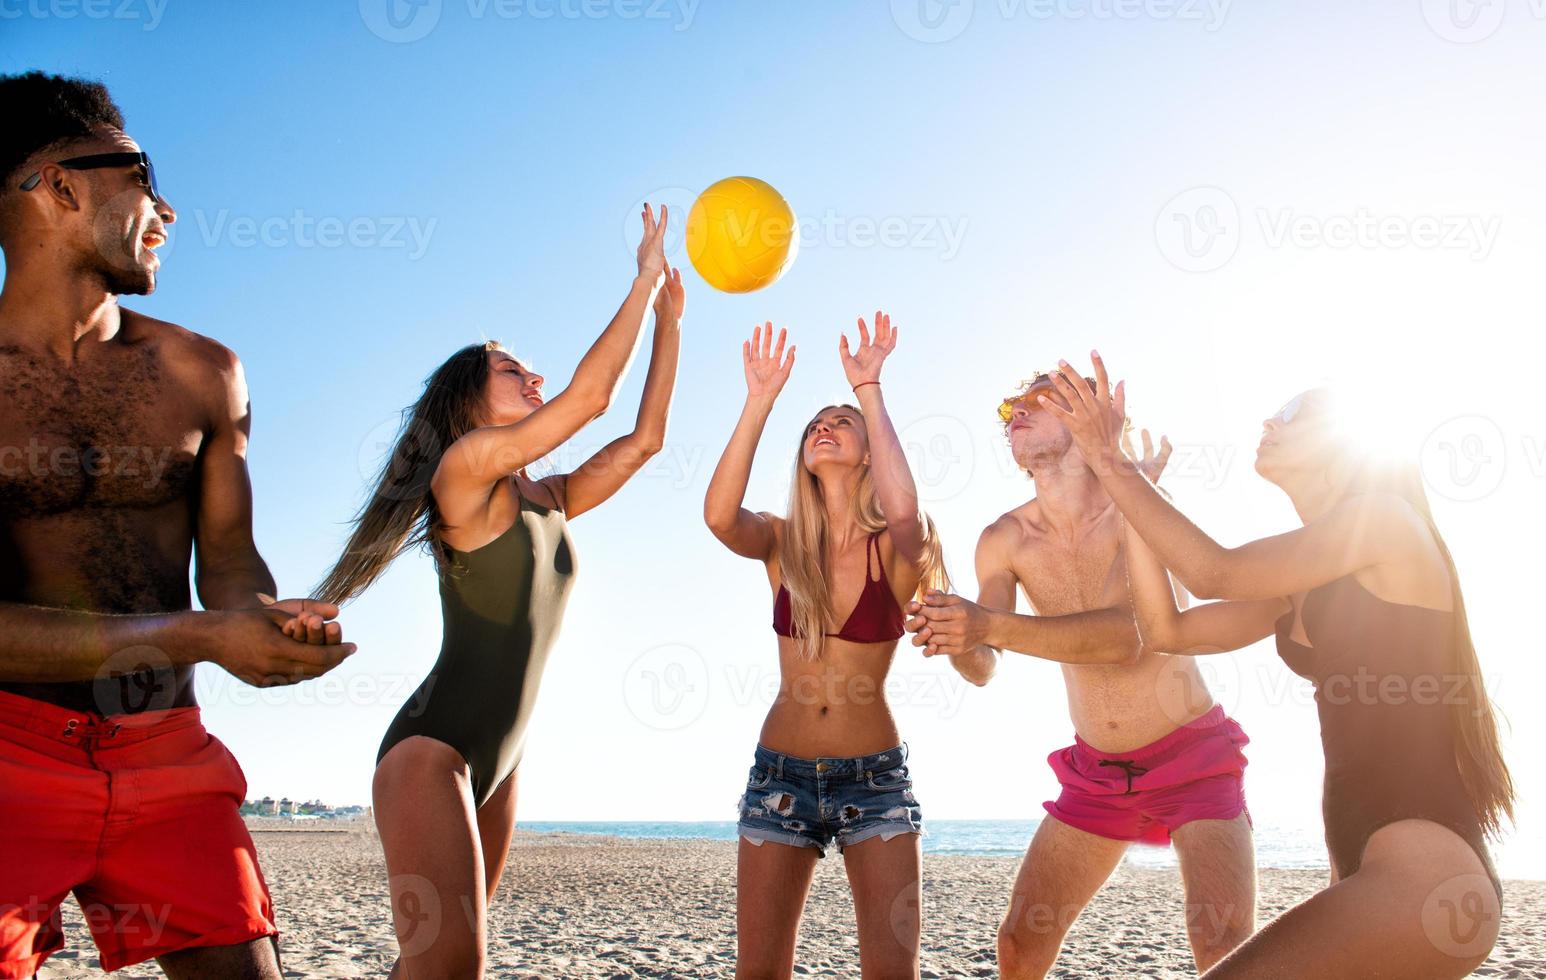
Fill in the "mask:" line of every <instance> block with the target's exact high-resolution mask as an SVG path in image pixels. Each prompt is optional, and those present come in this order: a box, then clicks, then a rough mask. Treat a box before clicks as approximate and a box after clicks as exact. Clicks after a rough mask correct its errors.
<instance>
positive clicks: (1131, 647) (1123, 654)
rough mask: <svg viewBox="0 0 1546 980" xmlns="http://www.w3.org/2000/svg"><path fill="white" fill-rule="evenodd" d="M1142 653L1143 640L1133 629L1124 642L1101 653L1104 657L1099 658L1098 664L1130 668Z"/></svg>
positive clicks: (1115, 644) (1114, 644) (1112, 645)
mask: <svg viewBox="0 0 1546 980" xmlns="http://www.w3.org/2000/svg"><path fill="white" fill-rule="evenodd" d="M1143 651H1144V642H1143V639H1142V637H1140V636H1139V633H1138V630H1137V629H1136V628H1135V629H1134V630H1133V631H1132V633H1131V634H1129V635H1128V636H1127V637H1126V638H1125V639H1124V640H1122V641H1121V642H1119V643H1113V644H1111V645H1110V646H1109V647H1107V648H1106V649H1105V650H1104V651H1102V652H1103V654H1104V655H1103V656H1101V657H1100V658H1099V662H1100V663H1104V664H1108V665H1111V666H1114V667H1130V666H1132V665H1133V664H1135V663H1137V662H1138V660H1139V658H1140V657H1142V656H1143Z"/></svg>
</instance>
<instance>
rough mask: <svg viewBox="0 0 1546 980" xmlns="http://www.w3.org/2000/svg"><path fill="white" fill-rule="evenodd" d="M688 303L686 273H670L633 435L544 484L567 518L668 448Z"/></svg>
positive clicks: (658, 299)
mask: <svg viewBox="0 0 1546 980" xmlns="http://www.w3.org/2000/svg"><path fill="white" fill-rule="evenodd" d="M684 300H685V295H684V293H683V291H682V270H680V269H667V271H666V276H665V284H664V285H663V286H662V287H661V289H660V291H659V292H658V293H656V294H655V340H654V346H653V347H652V348H651V349H650V366H649V373H648V374H647V375H645V378H644V393H643V394H642V395H641V396H640V397H639V414H638V417H637V418H636V419H635V420H634V426H633V431H632V432H630V433H628V434H627V435H625V436H619V437H618V438H616V439H613V440H612V441H611V442H609V443H607V445H606V446H604V447H603V448H602V449H601V450H600V451H598V452H597V453H596V454H595V455H593V456H592V457H591V458H590V459H588V460H586V461H585V462H584V463H583V464H581V466H580V467H579V468H578V469H576V470H575V471H574V472H572V473H566V474H560V475H558V476H552V477H548V478H547V479H545V480H543V481H542V482H544V483H547V484H549V485H551V486H552V488H553V491H554V494H555V496H557V498H558V499H559V500H561V501H563V505H564V513H565V515H566V516H567V517H569V518H574V517H576V516H578V515H580V514H583V513H585V512H586V511H588V510H590V509H592V508H594V507H596V506H598V505H600V504H601V503H603V502H604V501H606V500H607V498H609V497H611V496H612V495H613V494H614V493H617V491H618V490H620V489H622V486H623V484H625V483H627V482H628V481H629V480H630V479H632V477H633V475H634V474H635V473H637V472H639V469H640V468H641V467H642V466H643V465H644V464H645V463H646V462H648V461H649V459H650V458H651V457H653V456H654V455H655V454H656V453H658V452H660V450H661V447H662V446H664V445H665V441H666V419H667V417H668V416H669V415H670V413H671V396H672V394H673V393H674V391H675V389H676V366H677V356H678V354H679V353H680V351H681V346H682V331H681V323H682V308H683V303H684Z"/></svg>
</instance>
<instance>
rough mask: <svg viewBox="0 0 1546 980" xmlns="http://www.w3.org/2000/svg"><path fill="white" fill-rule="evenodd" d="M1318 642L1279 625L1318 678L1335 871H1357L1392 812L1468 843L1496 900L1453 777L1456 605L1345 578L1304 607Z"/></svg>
mask: <svg viewBox="0 0 1546 980" xmlns="http://www.w3.org/2000/svg"><path fill="white" fill-rule="evenodd" d="M1300 615H1301V617H1302V618H1303V622H1304V634H1305V636H1306V637H1307V638H1308V639H1309V640H1310V642H1311V643H1312V644H1313V646H1304V645H1302V644H1299V643H1296V642H1295V641H1294V640H1293V639H1292V633H1291V630H1292V628H1293V622H1294V614H1293V612H1289V613H1286V614H1285V615H1284V616H1283V617H1282V618H1281V619H1279V620H1278V623H1277V643H1278V655H1279V656H1281V657H1282V658H1283V662H1284V663H1286V664H1287V665H1288V666H1289V668H1290V669H1291V670H1293V671H1294V673H1296V674H1299V675H1300V676H1301V677H1305V678H1308V679H1309V680H1311V681H1313V682H1314V683H1315V705H1316V709H1317V711H1318V713H1319V714H1320V722H1321V744H1322V746H1323V748H1324V750H1325V754H1326V783H1325V790H1324V795H1323V797H1322V799H1321V809H1322V812H1323V815H1324V817H1325V821H1326V848H1327V850H1328V851H1329V852H1330V854H1331V861H1332V864H1333V865H1334V866H1335V867H1336V869H1337V874H1338V876H1339V877H1342V878H1346V877H1347V876H1348V875H1351V874H1352V873H1353V872H1355V871H1357V870H1358V866H1359V864H1361V863H1362V861H1363V851H1364V845H1366V844H1367V843H1368V842H1369V838H1370V837H1371V836H1373V834H1374V832H1375V831H1377V830H1379V829H1380V828H1381V827H1383V826H1385V825H1386V824H1389V823H1394V822H1395V821H1397V820H1409V819H1421V820H1431V821H1433V822H1434V823H1437V824H1440V825H1442V826H1445V827H1448V828H1449V829H1450V830H1452V831H1454V832H1455V833H1456V834H1459V835H1460V837H1461V838H1462V839H1463V840H1464V841H1465V842H1466V843H1467V844H1470V845H1471V848H1472V850H1474V851H1475V852H1476V855H1477V856H1478V857H1479V858H1481V859H1482V864H1484V865H1486V867H1487V874H1488V876H1489V877H1491V878H1492V881H1493V885H1494V886H1495V887H1497V888H1498V894H1499V897H1500V898H1501V897H1502V886H1501V884H1499V881H1498V875H1497V871H1496V870H1495V869H1494V868H1493V866H1492V861H1491V859H1490V858H1489V857H1488V855H1487V848H1486V845H1485V843H1484V840H1483V836H1484V835H1483V833H1482V826H1481V822H1480V821H1479V820H1478V819H1477V815H1476V811H1475V809H1474V808H1473V807H1472V805H1471V801H1470V797H1469V796H1467V795H1466V791H1465V786H1464V785H1463V784H1462V783H1461V781H1460V769H1459V766H1458V765H1457V763H1456V762H1455V741H1454V736H1453V734H1452V729H1451V727H1450V719H1449V712H1450V701H1451V700H1452V698H1453V697H1454V695H1453V694H1452V691H1451V689H1452V688H1453V686H1454V683H1453V682H1454V680H1455V679H1456V678H1457V677H1458V676H1459V675H1458V671H1457V668H1456V666H1455V646H1456V633H1455V629H1456V624H1455V619H1454V614H1452V613H1449V612H1444V611H1441V610H1435V609H1425V608H1423V607H1420V606H1410V605H1402V604H1399V603H1392V602H1386V601H1385V600H1383V599H1380V598H1379V597H1378V596H1376V595H1374V594H1373V593H1371V592H1369V591H1368V590H1367V589H1365V588H1364V587H1363V586H1362V585H1360V584H1359V582H1358V580H1357V579H1355V578H1354V577H1353V576H1351V575H1348V576H1345V577H1343V578H1340V579H1338V580H1337V581H1335V582H1332V583H1331V584H1329V585H1323V586H1321V587H1319V588H1317V589H1314V590H1312V591H1311V592H1310V593H1309V594H1308V595H1306V596H1305V600H1304V605H1303V607H1302V608H1301V610H1300Z"/></svg>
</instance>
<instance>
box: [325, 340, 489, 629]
mask: <svg viewBox="0 0 1546 980" xmlns="http://www.w3.org/2000/svg"><path fill="white" fill-rule="evenodd" d="M503 349H504V348H503V347H501V346H500V345H499V343H498V342H496V341H492V340H489V341H485V342H484V343H481V344H469V345H467V346H466V347H463V348H462V349H461V350H459V351H457V352H456V353H455V354H452V355H451V356H450V357H449V358H447V359H446V362H445V363H444V364H442V365H440V367H438V368H436V369H435V370H434V371H433V372H432V373H431V374H430V376H429V377H428V378H426V379H425V380H424V394H422V395H420V396H419V400H418V401H417V402H415V403H414V404H413V405H412V406H410V407H409V408H407V409H404V411H403V423H402V426H401V428H399V429H398V433H397V440H396V442H395V443H394V445H393V446H392V452H391V453H390V454H388V455H387V458H386V461H385V462H384V463H383V464H382V466H381V474H380V475H379V476H378V477H377V478H376V489H375V491H374V492H373V493H372V494H371V496H370V499H369V500H367V501H366V502H365V504H364V506H362V507H361V508H360V512H359V513H358V514H356V515H355V517H354V521H353V524H354V532H353V533H352V534H350V535H349V543H348V544H347V545H345V546H344V553H343V554H342V555H341V556H339V559H338V563H337V564H335V565H334V566H333V570H332V571H330V572H328V574H327V577H326V578H324V579H323V580H322V583H321V584H320V585H318V586H317V588H316V591H315V593H314V594H315V595H316V597H317V598H318V599H321V600H323V601H325V602H332V603H343V602H347V601H348V600H350V599H353V598H354V597H355V596H357V595H359V594H360V593H361V592H364V591H365V590H366V589H367V588H369V587H370V584H371V583H372V582H374V581H375V580H376V579H378V578H380V577H381V574H382V573H383V572H385V571H386V570H387V566H389V565H391V564H392V562H393V561H394V560H396V558H397V556H398V555H401V554H402V553H403V552H405V551H407V550H408V549H410V548H414V547H420V546H422V547H425V548H427V549H428V550H429V551H430V552H431V553H432V554H433V555H434V556H435V560H436V561H437V562H444V561H446V560H447V559H448V555H447V553H446V551H445V545H444V544H442V543H441V541H440V538H439V535H438V533H437V532H438V531H439V529H440V510H439V508H438V507H437V506H436V505H435V498H434V495H433V494H431V493H430V479H431V478H432V477H433V476H434V475H435V470H436V468H437V467H439V465H440V458H441V457H442V456H444V455H445V451H446V449H447V448H448V447H449V446H450V445H451V444H452V443H454V442H456V440H458V439H460V438H461V437H462V436H464V435H466V434H467V433H468V432H471V431H472V430H473V429H475V428H477V427H478V412H479V409H480V407H481V406H482V403H483V395H484V391H485V390H486V389H487V388H488V375H489V367H488V355H489V352H490V351H496V350H503Z"/></svg>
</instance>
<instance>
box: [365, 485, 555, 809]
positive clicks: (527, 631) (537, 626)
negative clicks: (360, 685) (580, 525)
mask: <svg viewBox="0 0 1546 980" xmlns="http://www.w3.org/2000/svg"><path fill="white" fill-rule="evenodd" d="M516 499H517V500H518V501H519V507H520V509H519V511H518V512H517V514H516V518H515V523H514V524H512V525H510V529H509V530H508V531H506V532H504V533H503V534H501V535H500V536H499V537H497V538H495V539H494V540H493V541H490V542H489V543H488V544H486V545H483V546H482V547H481V548H477V549H474V550H472V551H457V550H456V549H454V548H450V549H448V551H449V553H450V561H449V562H447V563H445V565H444V566H443V567H441V569H440V608H441V615H442V617H443V618H444V621H445V626H444V633H443V638H442V640H441V646H440V657H439V659H438V660H436V661H435V667H434V669H433V670H431V671H430V672H429V676H428V677H426V678H424V681H423V683H421V684H420V685H419V687H418V689H417V690H415V691H414V693H413V696H412V697H411V698H409V700H408V702H407V703H406V704H404V705H403V707H402V710H400V711H398V713H397V717H396V718H394V719H392V724H391V726H390V727H388V728H387V733H386V737H385V738H384V739H382V741H381V749H380V751H379V752H377V753H376V761H377V762H378V763H379V762H380V761H381V759H382V757H383V756H385V755H386V754H387V750H389V749H391V748H392V746H394V745H396V744H397V743H398V742H401V741H402V740H403V739H405V738H409V737H412V736H414V735H425V736H428V737H429V738H433V739H437V740H438V741H441V742H444V743H445V744H447V745H449V746H451V747H452V748H454V749H456V750H457V751H458V752H460V753H461V754H462V757H463V758H464V759H466V760H467V765H468V768H469V769H470V770H471V772H472V793H473V798H474V799H475V800H476V801H477V805H478V806H482V805H483V804H484V803H486V802H488V799H489V797H490V796H492V795H494V791H495V790H497V789H498V788H499V786H500V784H501V783H503V782H504V781H505V779H506V777H508V776H509V775H510V774H511V773H512V772H514V771H515V767H516V766H517V765H519V764H520V761H521V750H522V748H523V747H524V746H525V742H526V724H527V722H528V721H529V720H530V719H531V712H532V708H533V707H534V706H535V705H536V703H537V687H538V685H539V684H540V683H541V681H542V670H543V668H544V667H545V666H546V665H547V659H548V651H550V650H551V649H552V647H553V641H554V640H555V639H556V638H557V637H558V627H559V623H560V622H561V621H562V620H563V616H564V603H565V602H566V600H567V599H568V597H569V588H570V586H571V585H572V584H573V582H574V570H575V567H574V566H575V563H574V545H573V542H572V541H571V540H570V537H569V525H568V524H567V523H566V521H565V519H564V512H563V511H562V510H559V509H556V508H549V507H545V506H543V505H542V504H539V503H537V502H535V501H532V500H527V499H525V498H523V497H522V496H521V495H520V493H519V491H517V493H516Z"/></svg>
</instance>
